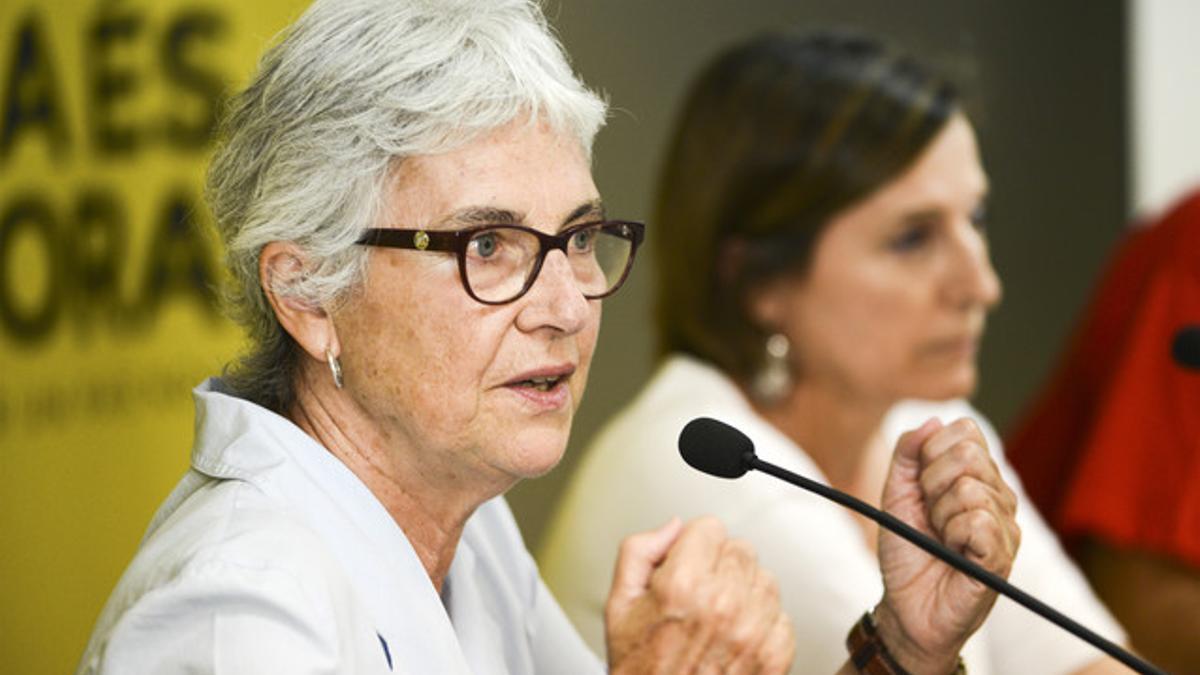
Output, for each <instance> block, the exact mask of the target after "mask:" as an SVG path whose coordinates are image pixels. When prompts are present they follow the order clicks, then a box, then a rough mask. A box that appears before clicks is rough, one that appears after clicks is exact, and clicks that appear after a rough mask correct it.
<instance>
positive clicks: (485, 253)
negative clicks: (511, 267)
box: [471, 232, 497, 258]
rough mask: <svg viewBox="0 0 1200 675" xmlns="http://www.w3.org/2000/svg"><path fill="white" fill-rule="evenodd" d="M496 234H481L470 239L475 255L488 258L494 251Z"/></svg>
mask: <svg viewBox="0 0 1200 675" xmlns="http://www.w3.org/2000/svg"><path fill="white" fill-rule="evenodd" d="M496 246H497V241H496V235H495V234H492V233H490V232H489V233H485V234H481V235H479V236H477V237H475V238H474V239H472V240H471V247H472V248H473V249H474V253H475V255H477V256H479V257H480V258H490V257H492V255H494V254H495V253H496Z"/></svg>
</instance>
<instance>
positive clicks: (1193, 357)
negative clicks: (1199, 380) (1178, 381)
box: [1171, 326, 1200, 370]
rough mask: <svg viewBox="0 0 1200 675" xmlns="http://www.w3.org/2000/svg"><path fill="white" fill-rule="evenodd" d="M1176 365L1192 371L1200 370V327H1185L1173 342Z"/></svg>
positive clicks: (1173, 355)
mask: <svg viewBox="0 0 1200 675" xmlns="http://www.w3.org/2000/svg"><path fill="white" fill-rule="evenodd" d="M1171 356H1172V357H1173V358H1174V359H1175V363H1178V364H1179V365H1181V366H1183V367H1184V368H1188V369H1191V370H1200V326H1184V327H1183V328H1182V329H1180V331H1179V332H1178V333H1176V334H1175V339H1174V340H1173V341H1172V342H1171Z"/></svg>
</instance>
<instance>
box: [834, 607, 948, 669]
mask: <svg viewBox="0 0 1200 675" xmlns="http://www.w3.org/2000/svg"><path fill="white" fill-rule="evenodd" d="M846 648H847V649H849V650H850V662H851V663H853V664H854V667H855V668H857V669H858V672H860V673H862V674H863V675H909V672H908V671H907V670H905V669H904V668H903V667H902V666H901V665H900V664H899V663H896V659H894V658H892V655H891V654H890V653H888V650H887V645H885V644H883V640H882V639H880V637H879V631H878V630H876V629H875V620H874V619H873V618H872V617H871V613H870V612H866V613H865V614H863V616H862V618H861V619H859V620H858V621H857V622H855V624H854V627H853V628H851V629H850V634H849V635H847V636H846ZM966 672H967V668H966V666H965V665H964V664H963V660H962V657H959V659H958V667H957V668H955V669H954V674H953V675H966Z"/></svg>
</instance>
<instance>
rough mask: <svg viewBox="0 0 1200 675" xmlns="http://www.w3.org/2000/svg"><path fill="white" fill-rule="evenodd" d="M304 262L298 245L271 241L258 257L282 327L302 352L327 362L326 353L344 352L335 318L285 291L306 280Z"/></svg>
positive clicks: (260, 272) (261, 279)
mask: <svg viewBox="0 0 1200 675" xmlns="http://www.w3.org/2000/svg"><path fill="white" fill-rule="evenodd" d="M305 262H306V261H305V257H304V253H303V252H302V251H301V250H300V247H299V246H297V245H296V244H294V243H292V242H287V241H273V242H270V243H268V244H267V245H266V246H263V249H262V253H260V254H259V256H258V280H259V283H260V284H261V285H262V289H263V293H265V294H266V296H267V301H268V302H270V303H271V308H272V309H274V310H275V317H276V318H277V319H278V320H279V325H281V326H283V329H284V330H285V331H287V332H288V335H291V336H292V339H293V340H295V341H296V344H298V345H300V348H301V349H303V350H304V351H306V352H308V354H309V355H310V356H312V357H313V358H314V359H317V360H319V361H324V360H325V358H326V356H325V354H326V351H331V352H332V353H333V356H335V357H336V356H339V355H340V353H341V345H340V344H339V343H338V339H337V330H336V328H335V327H334V325H333V318H332V317H330V315H329V313H328V312H326V311H325V308H324V307H321V306H319V305H314V304H312V303H310V302H308V301H307V300H305V299H303V298H299V297H296V296H293V295H289V294H288V293H287V292H286V290H285V289H287V288H289V287H290V286H292V285H293V283H294V282H296V281H298V280H299V279H300V278H301V277H303V275H304V273H305Z"/></svg>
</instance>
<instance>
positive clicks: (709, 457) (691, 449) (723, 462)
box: [679, 417, 754, 478]
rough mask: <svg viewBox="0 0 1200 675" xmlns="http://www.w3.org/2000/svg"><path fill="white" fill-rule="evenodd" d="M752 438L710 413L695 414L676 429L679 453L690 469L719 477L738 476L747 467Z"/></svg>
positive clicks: (752, 448) (744, 471)
mask: <svg viewBox="0 0 1200 675" xmlns="http://www.w3.org/2000/svg"><path fill="white" fill-rule="evenodd" d="M753 452H754V441H751V440H750V437H749V436H747V435H746V434H743V433H742V432H740V431H738V430H737V429H734V428H733V427H731V426H729V425H728V424H725V423H724V422H718V421H717V420H714V419H712V418H711V417H697V418H696V419H694V420H692V421H691V422H688V423H687V425H685V426H684V427H683V431H681V432H679V454H680V455H682V456H683V461H685V462H687V463H688V466H691V467H692V468H693V469H696V470H698V471H703V472H704V473H707V474H710V475H713V476H720V477H721V478H739V477H741V476H742V475H744V474H745V473H746V472H747V471H749V470H750V465H749V464H747V463H746V454H747V453H753Z"/></svg>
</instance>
